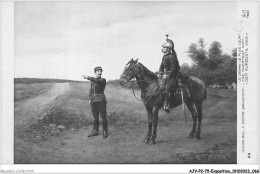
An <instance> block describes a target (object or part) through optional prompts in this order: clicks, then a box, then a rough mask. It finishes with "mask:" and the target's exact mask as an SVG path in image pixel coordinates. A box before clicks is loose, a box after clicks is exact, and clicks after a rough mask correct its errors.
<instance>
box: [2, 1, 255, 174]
mask: <svg viewBox="0 0 260 174" xmlns="http://www.w3.org/2000/svg"><path fill="white" fill-rule="evenodd" d="M241 6H242V5H239V4H238V2H236V1H226V2H224V1H184V2H181V1H103V2H102V1H15V2H14V3H13V20H14V21H13V78H12V82H13V94H12V95H11V96H12V98H13V100H12V102H13V103H12V104H13V106H12V107H13V110H12V111H13V134H11V135H10V136H13V147H12V148H13V163H14V164H176V165H179V164H239V163H241V162H239V159H240V157H241V156H243V155H244V156H246V157H247V158H248V160H249V161H247V162H245V163H246V164H258V151H259V150H256V149H257V147H259V139H258V138H254V137H256V135H255V134H257V133H256V131H257V129H258V130H259V128H258V123H257V122H256V121H257V119H258V118H257V111H256V110H250V111H252V112H251V114H252V113H254V114H252V116H251V117H247V118H245V117H246V116H245V115H247V114H248V110H247V109H248V108H247V106H248V104H249V105H250V106H251V107H252V108H254V109H256V108H257V107H258V106H257V103H253V104H252V103H251V104H250V100H251V98H250V97H252V95H251V93H250V91H251V92H253V91H254V89H252V90H249V89H251V88H250V87H248V86H247V85H248V84H249V85H250V83H251V82H250V80H251V81H253V80H252V78H251V79H250V73H249V71H250V70H252V71H254V70H255V69H254V67H253V66H250V64H252V62H250V61H249V58H248V54H249V57H251V56H250V54H251V53H252V52H251V53H249V52H250V51H251V50H252V51H253V50H254V49H251V50H250V47H249V46H251V45H252V40H253V39H252V40H250V39H251V38H252V37H253V36H252V32H251V30H250V31H249V32H247V27H248V28H250V27H251V26H252V22H251V23H250V17H251V15H252V14H253V12H254V11H250V10H248V8H245V9H242V10H240V8H241ZM242 7H243V6H242ZM238 9H239V10H238ZM256 25H257V24H256ZM243 26H245V29H243ZM248 43H249V44H248ZM250 43H251V45H250ZM248 50H249V52H248ZM254 60H255V59H254ZM248 62H249V63H248ZM253 64H254V63H253ZM255 64H256V63H255ZM255 68H256V67H255ZM249 69H250V70H249ZM255 72H256V71H255ZM255 83H256V82H255ZM241 84H243V87H242V88H240V87H241ZM251 85H252V84H251ZM240 89H242V91H241V90H240ZM244 89H245V92H244ZM247 91H249V93H250V94H249V93H247ZM240 95H242V98H241V99H240ZM243 96H246V97H248V96H249V98H246V97H245V100H246V101H249V103H248V104H247V105H245V107H244V104H240V101H241V102H242V103H244V97H243ZM246 101H245V102H246ZM241 106H242V107H241ZM239 108H242V110H239ZM245 108H246V109H245ZM241 114H242V116H241ZM240 116H241V117H240ZM244 116H245V117H244ZM244 118H245V120H248V119H249V118H250V120H251V122H252V123H251V122H250V121H248V122H247V121H244ZM252 118H253V119H252ZM241 119H242V120H241ZM255 119H256V120H255ZM254 120H255V121H254ZM258 121H259V119H258ZM245 122H246V123H245ZM249 122H250V124H249ZM244 123H245V125H244ZM254 123H255V124H256V125H253V124H254ZM2 124H3V123H2ZM241 125H242V126H243V127H242V129H241V128H240V126H241ZM250 125H252V127H251V128H252V129H250V130H249V127H250ZM240 130H242V132H241V131H240ZM247 131H251V133H252V134H251V135H249V133H248V132H247ZM246 138H247V139H248V138H249V139H250V141H251V139H253V140H252V141H251V142H252V143H253V142H254V143H253V145H252V146H250V145H248V141H247V140H245V139H246ZM257 143H258V144H257ZM249 144H250V143H249ZM251 147H252V148H251ZM249 149H250V150H251V151H249ZM239 153H240V154H242V155H241V156H239ZM190 172H191V171H190ZM29 173H30V172H29Z"/></svg>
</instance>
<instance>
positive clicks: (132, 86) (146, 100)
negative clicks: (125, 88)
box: [131, 80, 158, 103]
mask: <svg viewBox="0 0 260 174" xmlns="http://www.w3.org/2000/svg"><path fill="white" fill-rule="evenodd" d="M139 81H146V80H139ZM131 83H132V85H131V88H132V91H133V94H134V96H135V98H136V99H137V100H138V101H141V102H144V103H147V102H148V101H149V100H150V99H151V98H152V97H153V96H154V94H155V93H156V92H157V90H158V89H156V90H155V91H154V92H153V95H151V96H150V97H149V98H147V99H145V100H143V99H142V98H141V100H140V99H139V98H137V97H136V95H135V91H134V85H133V83H134V81H131Z"/></svg>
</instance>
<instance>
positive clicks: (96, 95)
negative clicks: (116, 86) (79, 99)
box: [87, 77, 108, 138]
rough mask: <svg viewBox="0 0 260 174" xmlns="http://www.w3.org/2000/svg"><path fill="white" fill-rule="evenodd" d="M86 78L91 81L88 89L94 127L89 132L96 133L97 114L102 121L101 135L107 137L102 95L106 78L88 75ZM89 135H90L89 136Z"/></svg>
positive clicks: (97, 126) (104, 103)
mask: <svg viewBox="0 0 260 174" xmlns="http://www.w3.org/2000/svg"><path fill="white" fill-rule="evenodd" d="M87 79H88V80H90V81H91V88H90V91H89V101H90V106H91V110H92V114H93V117H94V128H93V133H92V134H91V135H92V136H93V134H95V135H96V134H98V130H99V114H100V116H101V118H102V123H103V137H104V136H105V138H106V137H107V134H108V125H107V118H106V113H107V112H106V104H107V102H106V97H105V95H104V90H105V87H106V79H104V78H94V77H88V78H87ZM91 135H90V136H91Z"/></svg>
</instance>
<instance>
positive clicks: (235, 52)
mask: <svg viewBox="0 0 260 174" xmlns="http://www.w3.org/2000/svg"><path fill="white" fill-rule="evenodd" d="M232 57H233V58H237V48H234V49H233V50H232Z"/></svg>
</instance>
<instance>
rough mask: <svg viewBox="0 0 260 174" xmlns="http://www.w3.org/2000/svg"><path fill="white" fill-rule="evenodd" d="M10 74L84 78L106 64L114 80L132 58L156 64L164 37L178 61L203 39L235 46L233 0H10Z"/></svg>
mask: <svg viewBox="0 0 260 174" xmlns="http://www.w3.org/2000/svg"><path fill="white" fill-rule="evenodd" d="M14 21H15V46H14V50H15V52H14V53H15V65H14V67H15V77H28V78H29V77H30V78H32V77H34V78H58V79H70V80H83V79H82V77H81V76H82V75H83V74H84V75H89V76H94V72H93V69H94V67H96V66H101V67H102V68H103V70H104V71H103V77H104V78H106V79H107V80H113V79H118V78H119V77H120V75H121V73H122V71H123V69H124V67H125V64H126V63H127V62H128V61H129V60H130V59H131V58H134V59H136V58H139V62H141V63H142V64H143V65H145V66H146V67H147V68H148V69H150V70H151V71H157V70H158V69H159V66H160V63H161V60H162V56H163V54H162V52H161V49H162V45H163V44H164V43H165V42H166V41H165V39H166V37H165V35H166V34H169V38H170V39H172V40H173V42H174V43H175V51H176V52H177V55H178V59H179V62H180V65H181V64H183V63H189V64H191V60H190V58H189V57H188V55H187V53H186V51H187V50H188V47H189V45H190V44H191V43H196V42H197V41H198V40H199V38H200V37H202V38H204V39H205V41H206V43H207V47H209V46H210V44H211V43H212V42H213V41H219V42H220V43H221V44H222V50H223V52H224V53H227V54H231V51H232V49H233V48H235V47H236V35H237V29H236V28H237V27H236V26H237V25H236V23H237V22H236V2H202V1H200V2H187V1H186V2H181V1H175V2H174V1H172V2H170V1H167V2H152V1H151V2H149V1H143V2H141V1H140V2H138V1H136V2H122V1H120V2H93V1H92V2H83V1H80V2H79V1H78V2H71V1H70V2H64V1H63V2H58V1H56V2H39V1H38V2H37V1H34V2H33V1H32V2H15V20H14Z"/></svg>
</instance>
